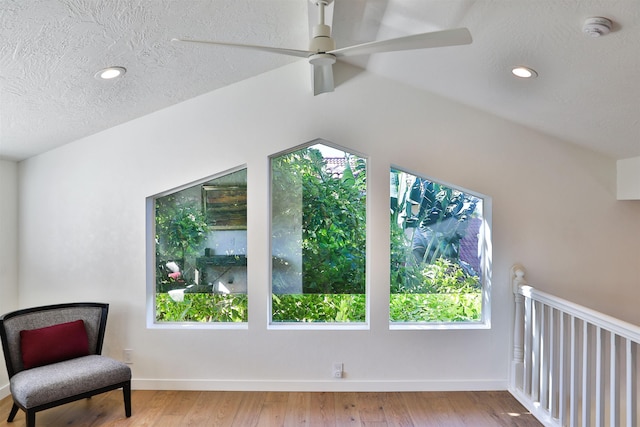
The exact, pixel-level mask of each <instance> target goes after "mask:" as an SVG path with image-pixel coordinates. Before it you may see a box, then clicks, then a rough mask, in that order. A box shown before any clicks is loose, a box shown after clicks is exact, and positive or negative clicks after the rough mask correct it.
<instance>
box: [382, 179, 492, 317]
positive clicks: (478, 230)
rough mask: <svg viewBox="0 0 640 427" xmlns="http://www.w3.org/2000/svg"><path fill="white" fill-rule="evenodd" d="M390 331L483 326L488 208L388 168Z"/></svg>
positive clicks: (473, 197) (467, 195) (464, 193)
mask: <svg viewBox="0 0 640 427" xmlns="http://www.w3.org/2000/svg"><path fill="white" fill-rule="evenodd" d="M390 189H391V203H390V212H391V216H390V219H391V223H390V227H391V236H390V237H391V248H390V251H391V277H390V301H389V304H390V305H389V320H390V322H392V325H394V324H395V325H420V324H422V325H427V324H431V325H434V324H436V325H438V324H450V325H451V324H465V325H467V326H469V325H474V324H475V325H478V326H484V327H487V326H489V304H488V302H489V299H488V288H489V277H488V272H489V271H490V269H489V262H490V243H489V242H490V239H489V218H490V201H489V199H488V198H487V197H485V196H481V195H478V194H476V193H472V192H470V191H468V190H461V189H458V188H455V187H452V186H448V185H444V184H442V183H438V182H436V181H433V180H430V179H426V178H424V177H421V176H417V175H413V174H411V173H408V172H405V171H402V170H400V169H396V168H392V169H391V173H390Z"/></svg>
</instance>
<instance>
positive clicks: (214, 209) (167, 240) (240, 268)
mask: <svg viewBox="0 0 640 427" xmlns="http://www.w3.org/2000/svg"><path fill="white" fill-rule="evenodd" d="M148 206H150V207H151V208H152V210H153V218H154V230H155V239H154V246H155V257H154V262H153V263H154V265H155V271H154V273H153V285H154V289H153V294H154V301H153V302H154V319H153V322H154V323H166V322H246V321H247V257H246V253H247V252H246V247H247V170H246V169H240V170H236V171H233V172H230V173H226V174H224V175H222V176H218V177H216V178H213V179H209V180H208V181H206V182H200V183H197V184H195V185H190V186H188V187H186V188H182V189H180V190H177V191H174V192H171V193H168V194H162V195H159V196H156V197H153V198H151V203H150V204H148Z"/></svg>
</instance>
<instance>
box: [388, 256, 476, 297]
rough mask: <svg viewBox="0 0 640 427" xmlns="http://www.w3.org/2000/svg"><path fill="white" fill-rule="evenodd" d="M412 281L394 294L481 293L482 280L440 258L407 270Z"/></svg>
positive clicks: (401, 285)
mask: <svg viewBox="0 0 640 427" xmlns="http://www.w3.org/2000/svg"><path fill="white" fill-rule="evenodd" d="M405 274H408V275H410V280H406V281H404V282H402V283H401V284H400V285H398V286H397V287H396V289H395V290H394V293H411V294H431V293H434V294H435V293H442V294H453V293H456V294H459V293H468V292H479V291H480V289H481V284H480V278H479V277H478V276H474V275H470V274H468V273H467V272H465V271H464V270H463V269H462V267H460V265H459V264H454V263H453V262H451V261H449V260H448V259H445V258H438V259H436V260H435V261H434V262H433V263H431V264H416V265H414V266H413V267H412V268H409V269H405Z"/></svg>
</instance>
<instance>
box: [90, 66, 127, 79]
mask: <svg viewBox="0 0 640 427" xmlns="http://www.w3.org/2000/svg"><path fill="white" fill-rule="evenodd" d="M126 72H127V69H126V68H124V67H108V68H104V69H102V70H100V71H98V72H97V73H96V74H95V78H96V79H99V80H111V79H115V78H118V77H122V76H123V75H124V73H126Z"/></svg>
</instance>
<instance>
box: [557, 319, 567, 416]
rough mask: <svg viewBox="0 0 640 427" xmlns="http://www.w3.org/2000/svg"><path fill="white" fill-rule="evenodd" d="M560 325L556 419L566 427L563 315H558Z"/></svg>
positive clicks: (565, 349)
mask: <svg viewBox="0 0 640 427" xmlns="http://www.w3.org/2000/svg"><path fill="white" fill-rule="evenodd" d="M559 317H560V325H559V327H558V330H559V332H560V336H559V337H558V342H559V343H560V351H559V352H558V419H559V420H560V425H561V426H564V425H567V381H566V380H567V374H566V366H567V360H566V359H567V353H566V351H567V343H566V337H565V335H566V334H565V330H566V328H565V324H564V319H565V314H564V313H562V312H561V313H560V314H559Z"/></svg>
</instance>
